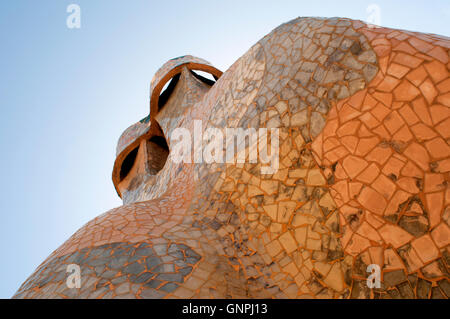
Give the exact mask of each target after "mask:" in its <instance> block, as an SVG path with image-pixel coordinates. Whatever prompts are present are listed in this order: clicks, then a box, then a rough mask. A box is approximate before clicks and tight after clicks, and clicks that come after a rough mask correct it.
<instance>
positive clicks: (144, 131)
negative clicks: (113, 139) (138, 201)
mask: <svg viewBox="0 0 450 319" xmlns="http://www.w3.org/2000/svg"><path fill="white" fill-rule="evenodd" d="M184 67H186V68H187V69H188V70H197V71H204V72H208V73H210V74H211V75H212V76H213V77H214V78H215V79H216V80H217V79H218V78H219V77H220V76H221V75H222V71H220V70H218V69H216V68H215V67H214V66H212V65H211V63H209V62H208V61H206V60H203V59H200V58H197V57H194V56H192V55H184V56H180V57H177V58H173V59H170V60H169V61H167V62H166V63H164V64H163V66H161V67H160V68H159V69H158V71H157V72H156V73H155V75H154V76H153V79H152V81H151V84H150V114H149V115H148V116H146V117H145V118H143V119H142V120H140V121H138V122H137V123H135V124H133V125H131V126H130V127H128V128H127V129H126V130H125V131H124V132H123V133H122V135H121V136H120V138H119V141H118V142H117V147H116V159H115V162H114V167H113V173H112V180H113V184H114V187H115V188H116V191H117V194H118V195H119V196H120V197H122V194H121V191H120V189H119V187H118V184H119V183H120V181H121V178H120V175H121V171H122V167H123V164H124V161H125V160H126V158H127V157H128V155H130V154H132V152H133V151H134V150H135V149H136V147H137V146H138V145H139V143H140V142H141V141H142V140H143V139H150V138H151V137H152V136H161V135H163V134H162V132H161V129H160V128H159V125H158V124H157V123H156V122H155V116H156V115H157V114H158V112H159V109H160V107H159V104H160V102H159V100H160V95H161V92H162V90H163V88H164V86H165V84H166V83H168V82H169V81H170V80H171V79H172V78H174V77H175V76H177V75H178V74H180V73H181V71H182V68H184ZM161 100H162V99H161Z"/></svg>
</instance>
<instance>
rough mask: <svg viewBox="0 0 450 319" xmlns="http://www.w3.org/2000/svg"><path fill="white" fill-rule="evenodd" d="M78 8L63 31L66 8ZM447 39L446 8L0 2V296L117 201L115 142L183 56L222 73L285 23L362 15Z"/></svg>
mask: <svg viewBox="0 0 450 319" xmlns="http://www.w3.org/2000/svg"><path fill="white" fill-rule="evenodd" d="M71 3H75V4H78V5H80V7H81V28H80V29H68V28H67V26H66V18H67V16H68V15H69V14H68V13H67V12H66V8H67V6H68V5H69V4H71ZM371 3H375V4H377V5H378V6H379V7H380V8H381V23H382V25H384V26H388V27H394V28H402V29H409V30H415V31H422V32H429V33H438V34H443V35H446V36H450V22H449V21H450V2H449V1H448V0H441V1H437V0H433V1H429V0H428V1H411V0H410V1H406V0H404V1H400V0H398V1H392V0H389V1H362V0H361V1H345V0H342V1H337V0H333V1H324V0H316V1H311V0H308V1H301V0H296V1H274V0H270V1H262V0H257V1H242V0H241V1H230V0H226V1H225V0H222V1H213V0H209V1H197V0H192V1H162V0H160V1H137V0H135V1H118V0H117V1H113V0H107V1H106V0H70V1H66V0H58V1H55V0H39V1H36V0H33V1H31V0H29V1H25V0H16V1H2V2H1V4H0V105H1V114H0V147H1V156H0V170H1V178H2V180H1V182H0V190H1V196H2V197H3V198H2V200H1V201H0V212H1V222H0V251H1V262H0V298H9V297H11V296H12V295H13V293H14V292H15V291H16V290H17V288H18V287H19V285H20V284H21V283H22V282H23V281H24V280H25V279H26V278H27V277H28V276H29V275H30V274H31V273H32V271H33V270H34V269H35V268H36V267H37V266H38V265H39V264H40V263H41V262H42V261H43V260H44V259H45V258H46V257H47V256H48V255H49V254H50V253H51V252H52V251H53V250H54V249H56V248H57V247H58V246H59V245H61V244H62V243H63V242H64V241H65V240H66V239H67V238H68V237H69V236H70V235H71V234H72V233H74V232H75V231H76V230H77V229H78V228H80V227H81V226H82V225H83V224H85V223H86V222H88V221H89V220H90V219H92V218H94V217H95V216H97V215H99V214H101V213H103V212H104V211H106V210H108V209H111V208H113V207H116V206H119V205H120V204H121V201H120V200H119V198H118V197H117V195H116V193H115V191H114V187H113V185H112V182H111V170H112V165H113V162H114V157H115V147H116V141H117V139H118V137H119V136H120V134H121V133H122V131H123V130H124V129H125V128H127V127H128V126H129V125H130V124H132V123H134V122H136V121H138V120H139V119H141V118H143V117H144V116H146V115H147V114H148V112H149V106H148V103H149V99H148V95H149V83H150V80H151V78H152V76H153V74H154V72H155V71H156V70H157V69H158V67H160V66H161V65H162V64H163V63H164V62H166V61H167V60H168V59H170V58H172V57H176V56H180V55H184V54H192V55H195V56H198V57H201V58H204V59H206V60H209V61H210V62H211V63H213V64H214V65H215V66H216V67H218V68H219V69H221V70H223V71H225V70H226V69H227V68H228V67H229V66H230V65H231V64H232V63H233V62H234V61H235V60H236V59H237V58H238V57H239V56H241V55H242V54H243V53H245V51H246V50H247V49H248V48H250V46H251V45H252V44H254V43H255V42H256V41H258V40H259V39H260V38H261V37H263V36H264V35H265V34H267V33H268V32H270V31H271V30H272V29H273V28H275V27H276V26H278V25H279V24H281V23H283V22H286V21H288V20H290V19H293V18H295V17H297V16H328V17H330V16H341V17H348V18H354V19H361V20H367V17H368V14H367V13H366V8H367V6H368V5H369V4H371Z"/></svg>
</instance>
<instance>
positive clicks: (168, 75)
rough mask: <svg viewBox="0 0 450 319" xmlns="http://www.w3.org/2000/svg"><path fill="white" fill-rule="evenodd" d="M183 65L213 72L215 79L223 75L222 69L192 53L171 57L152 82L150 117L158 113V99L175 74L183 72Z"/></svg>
mask: <svg viewBox="0 0 450 319" xmlns="http://www.w3.org/2000/svg"><path fill="white" fill-rule="evenodd" d="M183 67H187V68H188V69H189V70H197V71H204V72H208V73H210V74H212V76H213V77H214V78H215V79H218V78H219V77H220V76H221V75H222V71H220V70H218V69H216V68H215V67H214V66H212V65H211V63H209V62H208V61H206V60H203V59H200V58H197V57H195V56H192V55H183V56H180V57H177V58H173V59H170V60H169V61H167V62H166V63H164V65H163V66H162V67H160V68H159V70H158V71H156V73H155V75H154V76H153V79H152V82H151V83H150V117H151V118H153V117H154V116H155V115H156V114H157V113H158V101H159V96H160V94H161V91H162V89H163V88H164V85H165V84H166V83H167V82H168V81H170V79H172V78H173V77H174V76H175V75H177V74H178V73H180V72H181V69H182V68H183Z"/></svg>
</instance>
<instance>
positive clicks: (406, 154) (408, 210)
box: [14, 18, 450, 298]
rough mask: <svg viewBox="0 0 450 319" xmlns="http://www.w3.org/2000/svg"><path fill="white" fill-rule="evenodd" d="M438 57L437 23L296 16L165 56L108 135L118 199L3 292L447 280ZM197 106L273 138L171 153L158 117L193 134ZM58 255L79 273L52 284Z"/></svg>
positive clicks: (308, 287)
mask: <svg viewBox="0 0 450 319" xmlns="http://www.w3.org/2000/svg"><path fill="white" fill-rule="evenodd" d="M449 57H450V39H449V38H446V37H443V36H438V35H431V34H422V33H417V32H409V31H401V30H393V29H388V28H382V27H373V26H368V25H367V24H365V23H363V22H361V21H353V20H349V19H342V18H330V19H322V18H297V19H294V20H292V21H289V22H287V23H285V24H282V25H281V26H279V27H278V28H276V29H275V30H273V31H272V32H271V33H270V34H268V35H267V36H265V37H264V38H262V39H261V40H260V41H259V42H258V43H256V44H255V45H254V46H253V47H251V48H250V50H249V51H248V52H247V53H246V54H244V55H243V56H242V57H241V58H240V59H238V60H237V61H236V62H235V63H234V64H233V65H232V66H231V67H230V68H229V69H228V70H227V71H226V72H225V73H223V74H222V72H221V71H219V70H218V69H216V68H214V67H213V66H212V65H211V64H209V63H208V62H206V61H204V60H202V59H199V58H195V57H192V56H183V57H179V58H175V59H172V60H170V61H169V62H167V63H166V64H164V65H163V66H162V67H161V68H160V69H159V70H158V72H157V73H156V74H155V76H154V78H153V80H152V82H151V91H150V114H149V116H148V117H146V118H145V119H143V120H141V121H139V122H138V123H136V124H134V125H132V126H131V127H130V128H128V129H127V130H126V131H125V132H124V133H123V134H122V136H121V138H120V140H119V143H118V146H117V158H116V161H115V163H114V169H113V175H112V179H113V183H114V186H115V188H116V190H117V193H118V194H119V196H121V198H122V199H123V202H124V205H123V206H121V207H118V208H115V209H112V210H110V211H108V212H106V213H104V214H102V215H100V216H98V217H97V218H95V219H94V220H92V221H90V222H89V223H87V224H86V225H85V226H84V227H82V228H81V229H80V230H78V231H77V232H76V233H75V234H74V235H73V236H72V237H70V238H69V239H68V240H67V241H66V242H65V243H64V244H63V245H62V246H60V247H59V248H58V249H57V250H56V251H55V252H53V253H52V254H51V255H50V256H49V257H48V258H47V259H46V260H45V261H44V262H43V263H42V264H41V265H40V266H39V267H38V269H37V270H36V271H35V272H34V273H33V274H32V275H31V276H30V277H29V278H28V279H27V281H25V283H24V284H23V285H22V286H21V287H20V289H19V290H18V291H17V293H16V294H15V296H14V297H15V298H194V297H196V298H197V297H200V298H448V297H449V296H450V284H449V267H450V250H449V243H450V230H449V223H450V186H449V181H450V174H449V171H450V147H449V141H450V76H449V70H450V62H449ZM198 71H202V72H207V73H210V74H211V75H212V78H214V80H212V78H207V77H204V76H202V75H201V73H200V72H198ZM164 88H165V90H164ZM198 123H200V125H201V127H200V131H202V132H203V133H204V132H206V129H207V128H216V129H219V131H221V132H224V131H225V130H226V129H227V128H242V129H249V128H254V129H255V131H256V130H259V129H260V128H267V129H268V131H270V132H273V130H271V129H278V131H277V132H278V137H277V138H275V136H274V135H272V137H268V138H269V140H267V141H266V142H264V143H265V144H267V146H268V145H269V144H270V145H271V146H272V145H276V144H277V143H276V141H277V142H278V146H279V147H278V151H279V152H278V153H277V154H278V158H277V163H276V164H277V167H275V169H274V170H273V171H272V172H267V171H266V172H263V170H262V166H263V164H262V163H261V162H260V161H259V160H257V161H256V162H255V161H250V160H249V154H250V153H251V151H252V150H254V149H255V140H252V139H251V138H248V139H247V140H246V141H245V143H243V144H242V145H240V146H241V151H247V153H245V154H247V155H246V156H247V157H246V160H245V161H244V162H240V161H237V160H234V161H228V162H213V163H206V162H205V161H196V160H192V162H191V163H189V162H186V161H181V162H180V161H178V162H176V161H173V160H171V157H172V155H173V154H172V153H173V152H174V148H175V144H176V143H177V141H176V140H174V139H173V138H174V137H173V133H174V132H175V130H176V129H178V128H185V129H187V131H188V132H190V133H191V134H192V135H195V134H196V132H195V131H196V127H195V126H196V125H198ZM197 133H198V132H197ZM224 136H225V134H224ZM194 140H195V138H194ZM252 141H253V143H252ZM195 143H198V142H195V141H194V143H193V144H195ZM258 143H259V144H258V150H260V145H261V136H258ZM264 143H263V145H264ZM223 145H226V143H224V144H223ZM224 147H225V146H224ZM233 147H234V145H233ZM237 147H239V145H238V146H237ZM194 148H195V145H194ZM202 150H204V148H200V152H202ZM216 152H217V149H216ZM191 155H192V157H195V156H197V155H198V150H197V151H195V150H194V151H193V152H192V154H191ZM214 155H217V154H214ZM272 155H273V154H272ZM235 156H236V157H237V156H239V155H238V154H237V153H236V155H235ZM234 159H235V158H234ZM72 264H75V265H79V267H80V269H81V286H80V287H79V288H70V287H68V285H67V276H68V273H67V266H68V265H72ZM374 265H375V266H374ZM374 267H375V268H374ZM377 267H379V270H380V277H379V279H380V280H381V283H380V285H375V286H372V287H370V284H368V281H367V278H368V277H369V276H370V275H371V272H370V270H373V269H375V270H374V271H376V269H377ZM368 270H369V272H368ZM374 278H375V277H374ZM375 279H376V278H375Z"/></svg>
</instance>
